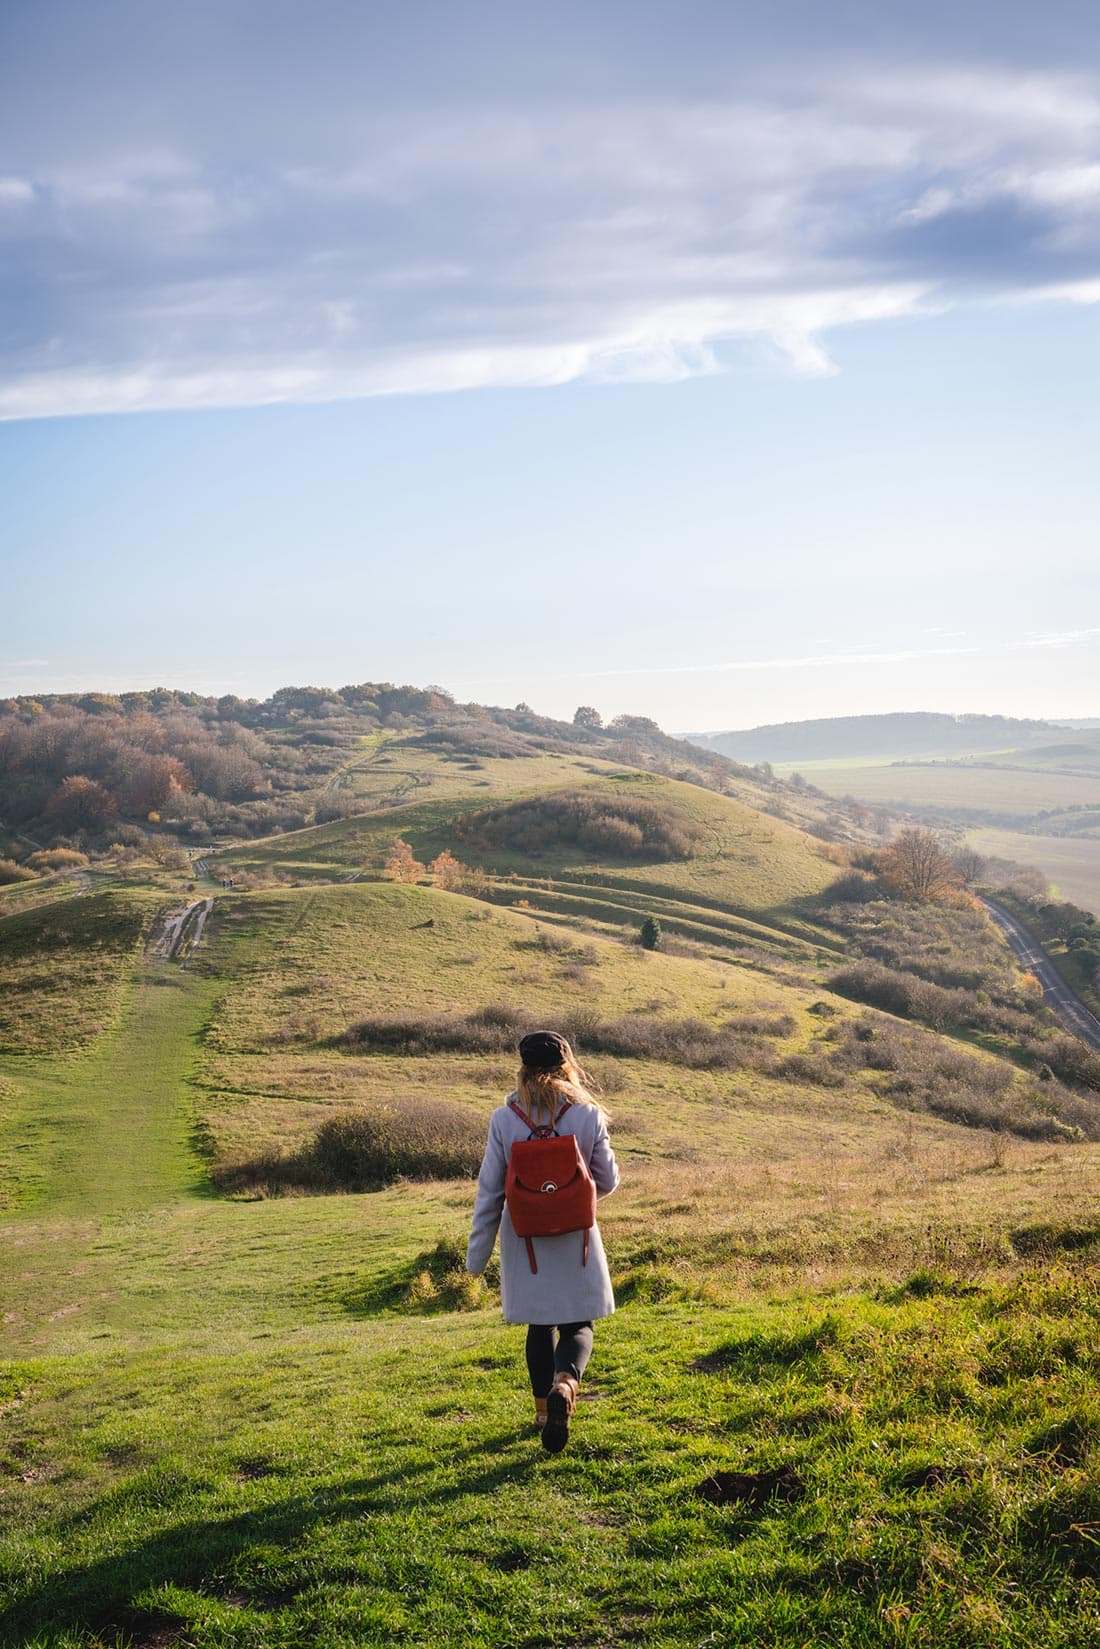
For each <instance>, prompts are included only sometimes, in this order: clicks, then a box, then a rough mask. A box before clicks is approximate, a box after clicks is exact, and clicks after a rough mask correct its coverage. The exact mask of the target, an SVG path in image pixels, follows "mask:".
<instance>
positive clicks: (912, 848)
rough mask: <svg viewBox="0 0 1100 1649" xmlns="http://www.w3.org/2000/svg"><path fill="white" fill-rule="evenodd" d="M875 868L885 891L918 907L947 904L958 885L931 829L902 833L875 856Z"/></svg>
mask: <svg viewBox="0 0 1100 1649" xmlns="http://www.w3.org/2000/svg"><path fill="white" fill-rule="evenodd" d="M876 869H877V871H878V876H879V880H880V882H881V883H882V885H883V886H884V887H885V888H886V889H887V891H888V892H890V893H893V894H894V895H895V896H896V897H897V898H899V899H906V900H909V901H913V902H916V903H919V904H926V905H943V904H950V903H952V902H953V900H954V899H955V898H956V896H957V895H958V893H959V890H960V888H961V886H962V881H961V878H960V876H959V873H958V871H957V870H956V869H955V866H954V864H953V863H952V860H951V856H950V854H949V853H948V852H947V850H946V849H945V848H944V846H943V844H942V843H941V841H940V839H939V837H938V836H937V835H936V833H935V831H934V830H922V829H917V828H911V829H909V830H903V831H902V832H901V833H900V835H898V836H895V837H894V839H893V841H892V842H889V843H888V844H887V846H886V847H884V848H883V849H882V850H881V852H880V853H879V854H878V855H877V858H876Z"/></svg>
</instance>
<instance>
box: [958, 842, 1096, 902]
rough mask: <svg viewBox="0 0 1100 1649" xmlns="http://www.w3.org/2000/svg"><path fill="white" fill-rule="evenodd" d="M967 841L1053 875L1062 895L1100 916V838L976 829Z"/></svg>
mask: <svg viewBox="0 0 1100 1649" xmlns="http://www.w3.org/2000/svg"><path fill="white" fill-rule="evenodd" d="M966 841H967V846H968V847H973V848H974V849H975V850H976V851H977V852H978V853H982V854H990V855H995V856H996V857H998V858H1002V859H1016V860H1017V861H1018V862H1019V863H1020V864H1028V865H1035V866H1036V867H1037V868H1038V869H1039V870H1041V871H1042V873H1043V875H1044V876H1047V877H1049V878H1050V882H1051V885H1052V887H1053V889H1054V892H1055V893H1056V894H1057V896H1058V897H1059V898H1061V899H1070V900H1072V902H1073V903H1074V904H1075V905H1081V906H1082V907H1083V908H1084V909H1085V910H1091V911H1093V912H1094V913H1095V914H1096V915H1097V916H1100V839H1098V838H1096V837H1087V836H1042V835H1036V834H1032V833H1031V832H1028V833H1027V834H1026V835H1024V834H1023V833H1021V832H1019V831H1012V830H975V831H972V832H971V833H970V834H969V835H968V836H967V838H966Z"/></svg>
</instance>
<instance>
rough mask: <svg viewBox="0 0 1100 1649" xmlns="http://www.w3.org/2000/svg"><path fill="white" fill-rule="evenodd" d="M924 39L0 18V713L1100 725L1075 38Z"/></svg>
mask: <svg viewBox="0 0 1100 1649" xmlns="http://www.w3.org/2000/svg"><path fill="white" fill-rule="evenodd" d="M917 10H918V9H917V8H913V7H911V6H909V5H908V4H906V5H896V6H895V5H891V4H888V3H883V0H878V3H876V4H873V5H864V4H844V3H838V4H831V5H829V6H821V5H820V4H816V3H815V4H807V5H796V4H787V3H784V0H768V3H767V4H765V3H763V0H762V3H760V4H753V5H739V4H736V3H724V4H720V5H701V4H694V5H693V4H690V3H688V4H682V5H676V6H672V5H671V4H667V5H645V4H634V5H623V4H617V3H606V4H602V5H598V6H591V5H586V6H583V7H581V6H576V7H574V6H569V5H565V6H555V7H553V8H547V7H542V6H535V5H527V4H518V3H512V4H503V3H501V4H495V5H473V4H471V5H467V6H453V5H428V4H420V3H417V0H410V3H408V4H404V5H401V6H397V5H392V6H387V5H381V4H374V5H362V4H350V3H349V4H343V3H335V0H320V3H318V4H317V5H314V6H311V7H308V8H303V7H301V6H299V5H289V4H282V3H280V0H266V3H262V4H261V3H260V0H247V3H245V0H237V3H234V0H221V3H219V4H217V5H214V4H208V3H205V0H197V3H193V4H191V5H189V6H187V7H171V6H169V5H167V4H158V3H153V4H148V3H142V4H138V3H136V0H135V3H129V0H128V3H126V4H119V3H115V4H112V3H110V0H107V3H104V4H97V5H96V6H95V7H88V6H86V5H83V4H71V3H69V0H46V3H41V0H37V3H24V0H7V4H6V5H5V7H4V8H3V10H2V12H0V63H3V65H4V67H3V69H2V70H0V75H2V78H3V84H0V241H2V245H0V303H2V316H3V319H2V322H0V417H2V419H3V420H4V421H3V422H2V423H0V489H2V494H0V495H2V497H3V499H4V508H3V514H2V519H0V554H2V555H3V558H4V563H5V571H4V588H5V592H6V594H5V600H4V602H3V607H2V609H0V692H6V693H12V692H34V691H51V690H52V691H68V690H79V689H83V688H88V687H99V688H113V689H116V690H121V689H124V688H128V687H135V686H149V685H154V684H156V683H160V682H163V683H167V684H170V685H180V686H191V687H195V688H198V689H200V690H206V691H211V692H222V691H235V692H239V693H259V694H263V693H266V692H269V691H270V690H272V689H273V688H274V687H276V686H279V685H282V684H283V683H286V682H289V681H299V682H301V681H312V682H327V683H330V684H332V685H340V684H341V683H343V682H348V681H358V680H363V679H394V680H400V681H413V682H418V683H424V682H428V681H432V682H440V683H442V684H444V685H446V686H448V687H450V688H451V690H452V691H454V692H455V693H456V694H457V695H458V696H460V697H462V698H478V699H482V700H487V701H491V702H499V703H514V702H516V701H517V700H519V699H521V698H522V699H525V700H527V701H529V702H530V703H532V704H533V705H534V706H535V707H536V708H538V709H542V710H545V711H547V712H549V713H553V714H565V715H569V714H571V713H572V710H573V707H574V706H575V705H576V704H577V703H579V702H585V703H593V704H596V705H597V706H598V707H599V708H600V709H602V710H603V711H605V713H607V714H614V713H616V712H617V711H620V710H627V711H632V712H635V713H640V714H647V715H652V716H655V717H656V718H657V719H658V720H659V721H660V722H661V723H662V725H664V726H666V727H668V728H670V729H687V728H691V729H708V728H711V729H712V728H719V727H734V726H748V725H753V724H755V723H757V722H761V721H773V720H785V719H794V718H799V717H803V716H813V715H829V714H853V713H859V712H871V711H878V710H900V709H939V710H949V711H951V710H955V711H975V710H977V711H990V712H992V711H1000V712H1005V713H1013V714H1019V715H1049V716H1054V717H1057V716H1059V715H1080V716H1084V715H1094V714H1098V713H1100V693H1098V692H1097V673H1096V668H1095V666H1096V661H1097V657H1098V645H1100V603H1098V601H1097V584H1098V579H1097V573H1096V565H1097V559H1098V558H1097V554H1096V530H1095V525H1094V524H1095V522H1096V521H1097V519H1098V510H1097V505H1098V504H1100V497H1098V494H1100V478H1098V471H1100V465H1097V463H1096V453H1097V451H1098V450H1100V443H1098V436H1100V428H1098V425H1100V412H1098V409H1097V395H1096V385H1097V384H1098V383H1100V372H1098V368H1100V307H1098V306H1100V212H1098V206H1100V12H1098V11H1097V9H1096V8H1095V7H1091V6H1085V5H1080V6H1079V5H1074V4H1054V5H1052V6H1047V7H1045V8H1043V10H1042V11H1041V13H1040V11H1039V9H1038V8H1035V7H1033V6H1026V7H1019V8H1014V7H1012V6H1006V5H1004V4H997V5H992V4H985V3H982V4H978V3H973V4H970V5H968V6H965V7H959V6H957V5H955V6H952V7H941V6H938V5H935V4H932V5H926V6H922V7H921V8H919V15H915V13H916V12H917ZM960 14H961V15H960Z"/></svg>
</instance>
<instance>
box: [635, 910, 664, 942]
mask: <svg viewBox="0 0 1100 1649" xmlns="http://www.w3.org/2000/svg"><path fill="white" fill-rule="evenodd" d="M638 938H639V939H640V940H641V943H642V947H643V949H645V950H657V949H658V947H659V946H660V943H661V924H660V922H658V920H657V918H656V917H655V916H647V917H646V919H645V921H644V922H643V923H642V926H641V929H640V931H639V933H638Z"/></svg>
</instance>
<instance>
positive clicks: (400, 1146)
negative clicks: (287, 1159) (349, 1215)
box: [310, 1099, 485, 1191]
mask: <svg viewBox="0 0 1100 1649" xmlns="http://www.w3.org/2000/svg"><path fill="white" fill-rule="evenodd" d="M484 1144H485V1129H484V1126H483V1125H482V1124H481V1123H480V1122H477V1121H475V1120H474V1118H473V1117H471V1116H470V1115H469V1113H468V1112H466V1111H461V1110H459V1109H457V1108H456V1107H455V1106H453V1105H448V1104H447V1103H446V1102H445V1101H443V1100H432V1099H415V1100H411V1099H410V1100H405V1101H404V1102H403V1103H402V1104H401V1105H400V1106H399V1107H386V1108H384V1109H378V1110H370V1111H344V1112H341V1113H340V1115H338V1116H334V1117H330V1118H329V1120H328V1121H327V1122H323V1123H322V1124H321V1126H320V1128H319V1129H318V1130H317V1133H316V1135H315V1136H314V1140H313V1146H312V1149H311V1152H310V1155H311V1156H312V1159H313V1161H314V1163H315V1164H316V1166H317V1169H318V1172H319V1175H320V1177H321V1179H322V1181H323V1182H324V1183H325V1184H327V1185H331V1186H339V1187H340V1188H341V1189H342V1190H346V1191H373V1190H378V1189H379V1188H380V1187H381V1186H384V1185H390V1184H392V1183H393V1181H394V1180H396V1179H459V1178H466V1177H469V1176H471V1175H473V1174H476V1173H477V1171H478V1167H479V1166H480V1163H481V1156H482V1150H483V1148H484Z"/></svg>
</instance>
